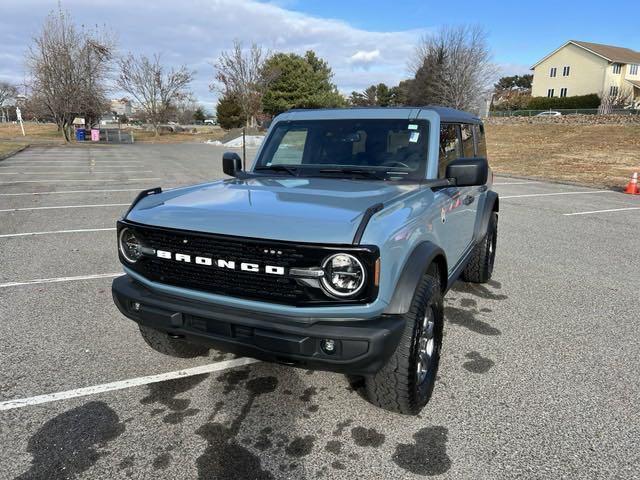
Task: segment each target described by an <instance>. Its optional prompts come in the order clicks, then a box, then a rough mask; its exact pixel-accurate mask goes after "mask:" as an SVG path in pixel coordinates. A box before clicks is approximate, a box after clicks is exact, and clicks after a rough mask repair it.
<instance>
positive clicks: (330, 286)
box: [322, 253, 366, 297]
mask: <svg viewBox="0 0 640 480" xmlns="http://www.w3.org/2000/svg"><path fill="white" fill-rule="evenodd" d="M322 268H324V272H325V275H324V277H322V285H323V287H324V288H325V290H327V292H329V293H330V294H331V295H334V296H336V297H352V296H354V295H356V294H357V293H358V292H359V291H360V290H362V287H364V284H365V279H366V272H365V269H364V267H363V266H362V263H360V260H358V259H357V258H356V257H354V256H353V255H350V254H348V253H337V254H335V255H331V256H330V257H328V258H327V259H326V260H325V261H324V262H323V264H322Z"/></svg>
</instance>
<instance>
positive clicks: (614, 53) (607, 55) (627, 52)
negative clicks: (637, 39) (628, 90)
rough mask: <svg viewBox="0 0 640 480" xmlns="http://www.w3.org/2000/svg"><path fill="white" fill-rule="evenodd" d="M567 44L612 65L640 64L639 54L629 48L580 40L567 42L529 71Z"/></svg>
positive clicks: (537, 63) (534, 66)
mask: <svg viewBox="0 0 640 480" xmlns="http://www.w3.org/2000/svg"><path fill="white" fill-rule="evenodd" d="M569 44H573V45H575V46H577V47H580V48H583V49H585V50H587V51H588V52H591V53H593V54H594V55H597V56H599V57H602V58H604V59H605V60H608V61H609V62H613V63H638V64H640V52H636V51H635V50H631V49H630V48H622V47H616V46H613V45H603V44H601V43H591V42H583V41H580V40H569V41H568V42H567V43H565V44H564V45H562V46H561V47H559V48H557V49H555V50H554V51H553V52H551V53H550V54H549V55H547V56H545V57H544V58H542V59H540V60H539V61H538V62H536V63H535V64H534V65H533V66H532V67H531V69H532V70H533V69H534V68H536V67H537V66H538V65H539V64H540V63H542V62H543V61H544V60H546V59H547V58H549V57H550V56H551V55H553V54H554V53H556V52H557V51H558V50H561V49H563V48H564V47H566V46H567V45H569Z"/></svg>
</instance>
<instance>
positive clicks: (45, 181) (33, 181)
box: [0, 177, 162, 185]
mask: <svg viewBox="0 0 640 480" xmlns="http://www.w3.org/2000/svg"><path fill="white" fill-rule="evenodd" d="M149 180H162V178H160V177H153V178H125V179H121V178H102V179H100V180H98V179H95V180H86V179H75V178H73V179H71V178H70V179H66V178H65V179H59V180H14V181H13V182H0V185H13V184H14V183H69V182H142V181H149Z"/></svg>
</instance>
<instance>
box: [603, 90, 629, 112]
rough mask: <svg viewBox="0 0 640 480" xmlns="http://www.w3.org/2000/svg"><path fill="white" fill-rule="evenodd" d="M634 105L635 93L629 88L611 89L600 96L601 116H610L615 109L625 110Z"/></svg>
mask: <svg viewBox="0 0 640 480" xmlns="http://www.w3.org/2000/svg"><path fill="white" fill-rule="evenodd" d="M632 103H633V91H632V90H631V88H628V87H620V88H615V89H614V88H611V89H609V91H608V92H607V93H604V92H603V93H602V95H600V106H599V107H598V114H599V115H609V114H611V113H613V109H614V108H624V107H627V106H629V105H630V104H632Z"/></svg>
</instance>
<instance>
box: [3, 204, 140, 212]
mask: <svg viewBox="0 0 640 480" xmlns="http://www.w3.org/2000/svg"><path fill="white" fill-rule="evenodd" d="M127 205H131V203H101V204H96V205H53V206H50V207H23V208H6V209H3V210H0V213H7V212H28V211H31V210H61V209H67V208H103V207H126V206H127Z"/></svg>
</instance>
